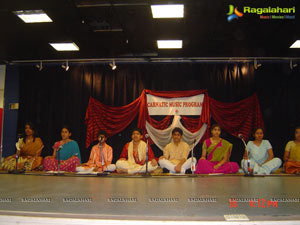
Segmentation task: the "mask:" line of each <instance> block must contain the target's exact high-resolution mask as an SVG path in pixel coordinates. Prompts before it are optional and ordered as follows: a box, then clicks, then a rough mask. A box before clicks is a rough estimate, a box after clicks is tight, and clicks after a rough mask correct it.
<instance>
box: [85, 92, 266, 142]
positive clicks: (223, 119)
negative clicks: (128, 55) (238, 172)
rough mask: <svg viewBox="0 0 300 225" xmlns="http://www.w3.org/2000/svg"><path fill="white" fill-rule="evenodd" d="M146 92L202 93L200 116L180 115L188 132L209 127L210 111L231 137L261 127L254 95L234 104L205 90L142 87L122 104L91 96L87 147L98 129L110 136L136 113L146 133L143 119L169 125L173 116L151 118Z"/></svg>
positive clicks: (163, 126) (169, 94)
mask: <svg viewBox="0 0 300 225" xmlns="http://www.w3.org/2000/svg"><path fill="white" fill-rule="evenodd" d="M146 94H152V95H155V96H158V97H163V98H179V97H190V96H194V95H199V94H205V97H204V102H203V107H202V113H201V115H200V116H199V118H190V117H187V116H182V122H183V124H184V126H185V127H186V128H187V129H188V130H189V131H191V132H195V131H197V130H199V129H200V128H201V126H202V125H203V123H207V124H208V127H210V113H211V115H212V116H213V118H214V120H215V121H216V122H217V123H219V124H220V126H221V127H222V128H223V129H225V130H226V131H227V132H229V133H230V134H232V135H234V136H237V135H238V134H239V133H241V134H243V135H244V137H246V139H247V137H248V136H249V135H250V132H251V130H252V129H253V128H254V127H257V126H263V120H262V115H261V111H260V107H259V103H258V99H257V96H256V94H255V95H253V96H251V97H249V98H247V99H244V100H242V101H239V102H236V103H222V102H219V101H216V100H214V99H211V98H209V96H208V94H207V92H206V90H191V91H151V90H144V91H143V92H142V94H141V95H140V97H139V98H137V99H136V100H135V101H133V102H132V103H130V104H128V105H125V106H121V107H111V106H107V105H104V104H102V103H100V102H99V101H97V100H96V99H94V98H92V97H90V100H89V105H88V108H87V111H86V116H85V123H86V125H87V137H86V146H87V147H88V146H89V145H90V144H91V143H92V142H93V141H94V140H96V139H97V132H98V130H100V129H101V130H105V131H106V132H107V133H108V135H110V136H112V135H114V134H117V133H119V132H121V131H122V130H124V129H125V128H126V127H127V126H128V125H129V124H130V123H131V122H132V121H133V119H134V118H135V117H136V116H137V115H138V127H139V128H141V129H142V130H143V131H144V133H145V132H146V129H145V126H146V121H148V122H149V123H150V124H151V125H152V126H153V127H155V128H156V129H160V130H163V129H166V128H167V127H168V126H169V124H170V121H171V118H172V117H171V116H166V117H165V118H164V119H162V120H161V121H156V120H155V119H153V118H151V117H150V116H149V114H148V108H147V96H146ZM208 136H209V131H208V130H207V132H206V135H204V137H208Z"/></svg>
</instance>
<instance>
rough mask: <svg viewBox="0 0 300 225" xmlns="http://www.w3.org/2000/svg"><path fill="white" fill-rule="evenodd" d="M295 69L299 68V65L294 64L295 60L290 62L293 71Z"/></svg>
mask: <svg viewBox="0 0 300 225" xmlns="http://www.w3.org/2000/svg"><path fill="white" fill-rule="evenodd" d="M295 67H297V64H296V63H295V64H294V63H293V60H291V61H290V68H291V70H293V69H294V68H295Z"/></svg>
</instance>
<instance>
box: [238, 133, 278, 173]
mask: <svg viewBox="0 0 300 225" xmlns="http://www.w3.org/2000/svg"><path fill="white" fill-rule="evenodd" d="M253 138H254V140H253V141H249V142H248V143H247V148H246V149H245V153H244V156H243V160H242V162H241V166H242V168H243V170H244V171H245V172H246V171H248V158H249V159H250V172H251V173H254V174H270V173H272V172H274V171H275V170H277V169H278V168H279V167H280V166H281V159H279V158H274V153H273V150H272V146H271V144H270V142H269V141H268V140H264V139H263V138H264V130H263V129H262V128H256V129H255V130H254V134H253Z"/></svg>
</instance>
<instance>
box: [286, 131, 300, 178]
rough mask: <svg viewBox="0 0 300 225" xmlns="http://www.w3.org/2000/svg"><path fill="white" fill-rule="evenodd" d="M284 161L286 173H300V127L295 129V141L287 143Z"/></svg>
mask: <svg viewBox="0 0 300 225" xmlns="http://www.w3.org/2000/svg"><path fill="white" fill-rule="evenodd" d="M283 159H284V161H285V172H286V173H298V174H299V173H300V127H297V128H296V129H295V140H294V141H289V142H288V143H287V145H286V147H285V151H284V157H283Z"/></svg>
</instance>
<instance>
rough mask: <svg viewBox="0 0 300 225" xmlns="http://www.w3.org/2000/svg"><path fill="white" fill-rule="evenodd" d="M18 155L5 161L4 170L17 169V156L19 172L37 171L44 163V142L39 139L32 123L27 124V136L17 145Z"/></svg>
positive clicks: (2, 167)
mask: <svg viewBox="0 0 300 225" xmlns="http://www.w3.org/2000/svg"><path fill="white" fill-rule="evenodd" d="M16 147H17V154H14V155H12V156H9V157H7V158H5V159H4V161H3V162H2V164H1V169H3V170H9V171H10V170H15V169H16V156H17V157H18V160H17V161H18V168H17V169H18V170H26V171H30V170H37V169H39V167H40V166H41V165H42V163H43V158H42V157H40V155H41V152H42V149H43V148H44V145H43V142H42V140H41V139H40V138H39V137H37V133H36V130H35V127H34V125H33V124H32V123H26V124H25V134H24V136H23V138H20V139H19V141H18V142H17V143H16Z"/></svg>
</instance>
